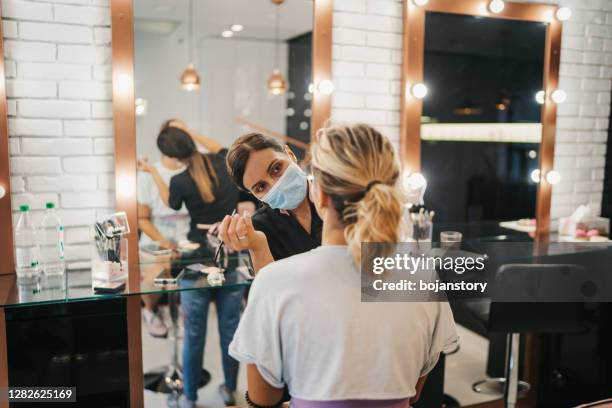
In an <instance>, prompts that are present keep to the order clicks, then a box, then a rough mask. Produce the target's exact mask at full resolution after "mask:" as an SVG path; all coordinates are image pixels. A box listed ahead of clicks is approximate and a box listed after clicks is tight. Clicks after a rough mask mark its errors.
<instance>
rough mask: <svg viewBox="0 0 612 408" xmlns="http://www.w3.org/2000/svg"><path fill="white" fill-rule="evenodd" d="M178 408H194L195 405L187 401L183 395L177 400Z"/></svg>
mask: <svg viewBox="0 0 612 408" xmlns="http://www.w3.org/2000/svg"><path fill="white" fill-rule="evenodd" d="M178 408H196V403H195V401H192V400H190V399H188V398H187V397H186V396H185V395H181V396H180V398H179V400H178Z"/></svg>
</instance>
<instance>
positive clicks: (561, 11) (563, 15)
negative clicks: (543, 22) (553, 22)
mask: <svg viewBox="0 0 612 408" xmlns="http://www.w3.org/2000/svg"><path fill="white" fill-rule="evenodd" d="M555 16H556V17H557V20H559V21H566V20H569V19H570V17H571V16H572V9H571V8H569V7H559V8H558V9H557V12H556V13H555Z"/></svg>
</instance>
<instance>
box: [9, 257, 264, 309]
mask: <svg viewBox="0 0 612 408" xmlns="http://www.w3.org/2000/svg"><path fill="white" fill-rule="evenodd" d="M226 259H227V260H228V262H232V261H235V264H237V265H238V267H236V268H231V269H230V268H228V269H227V270H226V271H225V272H224V273H223V276H224V278H225V282H224V283H223V284H221V285H215V286H213V285H211V284H210V283H209V282H208V279H207V277H208V275H207V274H205V273H202V272H199V271H195V270H191V269H189V268H187V266H189V265H193V264H202V265H212V263H213V262H212V258H193V257H192V258H190V259H188V260H180V259H174V260H171V259H170V258H169V257H164V258H161V257H145V258H144V259H141V262H140V263H139V265H138V268H139V273H140V285H139V286H137V287H136V288H134V287H129V286H128V285H127V284H126V287H125V288H124V289H123V290H122V291H121V292H118V293H98V292H96V291H94V286H99V284H100V283H101V282H100V281H97V280H94V279H93V277H92V270H91V268H81V269H68V270H67V271H66V274H65V275H62V276H41V277H40V278H39V279H37V280H35V281H30V282H18V281H17V278H16V276H15V275H5V276H0V307H23V306H31V305H40V304H50V303H64V302H77V301H92V300H104V299H110V298H117V297H126V296H137V295H148V294H160V293H169V292H180V291H185V290H217V289H219V288H228V287H240V286H249V285H250V284H251V281H252V279H251V277H250V272H249V267H250V263H249V258H248V256H244V255H231V256H228V257H227V258H226ZM162 272H165V273H166V274H170V275H171V276H177V275H179V274H180V275H181V278H180V279H178V281H177V283H176V284H165V285H160V284H157V283H156V282H155V278H156V277H158V275H160V273H162Z"/></svg>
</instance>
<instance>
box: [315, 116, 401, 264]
mask: <svg viewBox="0 0 612 408" xmlns="http://www.w3.org/2000/svg"><path fill="white" fill-rule="evenodd" d="M323 135H324V136H323V138H322V140H320V142H319V143H317V144H315V145H313V147H312V152H311V153H312V170H313V173H314V176H315V178H316V179H317V182H318V183H319V185H320V187H321V188H322V189H323V191H324V192H325V193H327V194H328V195H329V196H330V197H331V200H332V203H333V205H334V207H335V209H336V210H337V211H338V212H339V214H340V216H341V218H342V221H343V222H344V224H345V229H344V236H345V238H346V241H347V243H348V246H349V248H350V251H351V254H352V255H353V258H354V260H355V263H356V264H357V265H359V264H360V262H361V244H362V243H363V242H376V243H397V242H399V226H400V220H401V216H402V203H403V202H404V197H403V195H402V193H401V190H400V188H399V186H398V180H399V174H400V171H399V163H398V161H397V159H396V157H395V152H394V149H393V146H392V145H391V142H390V141H389V140H388V139H387V138H385V137H384V136H383V135H381V134H380V133H379V132H378V131H377V130H375V129H374V128H372V127H370V126H368V125H354V126H331V127H328V128H326V129H324V131H323Z"/></svg>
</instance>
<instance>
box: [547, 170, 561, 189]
mask: <svg viewBox="0 0 612 408" xmlns="http://www.w3.org/2000/svg"><path fill="white" fill-rule="evenodd" d="M546 181H547V182H548V184H551V185H553V186H554V185H555V184H559V182H560V181H561V173H559V172H558V171H556V170H551V171H549V172H548V173H546Z"/></svg>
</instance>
